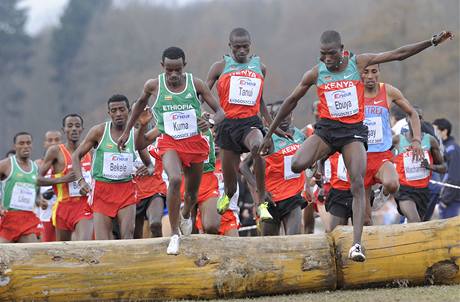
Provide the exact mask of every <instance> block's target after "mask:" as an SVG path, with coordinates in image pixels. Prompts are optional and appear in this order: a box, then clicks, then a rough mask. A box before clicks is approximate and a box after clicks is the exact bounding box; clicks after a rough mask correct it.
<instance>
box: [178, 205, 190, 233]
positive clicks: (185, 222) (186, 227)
mask: <svg viewBox="0 0 460 302" xmlns="http://www.w3.org/2000/svg"><path fill="white" fill-rule="evenodd" d="M179 213H180V224H179V229H180V231H181V233H182V235H184V236H188V235H190V234H192V229H193V222H192V217H189V218H188V219H185V218H184V216H182V211H180V212H179Z"/></svg>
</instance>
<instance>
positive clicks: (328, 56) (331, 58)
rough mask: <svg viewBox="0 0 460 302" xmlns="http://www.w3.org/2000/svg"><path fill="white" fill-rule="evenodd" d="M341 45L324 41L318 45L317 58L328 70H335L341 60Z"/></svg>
mask: <svg viewBox="0 0 460 302" xmlns="http://www.w3.org/2000/svg"><path fill="white" fill-rule="evenodd" d="M342 51H343V45H341V44H338V43H324V44H321V46H320V51H319V53H320V57H319V59H320V60H321V61H322V62H323V63H324V64H325V65H326V67H327V69H329V70H337V69H339V67H340V63H341V62H342Z"/></svg>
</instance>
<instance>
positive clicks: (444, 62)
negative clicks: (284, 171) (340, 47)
mask: <svg viewBox="0 0 460 302" xmlns="http://www.w3.org/2000/svg"><path fill="white" fill-rule="evenodd" d="M17 2H18V1H16V0H2V1H1V2H0V102H1V103H0V106H1V107H0V121H1V124H0V125H1V128H0V141H1V142H2V143H1V144H0V151H1V154H4V153H5V152H6V151H7V149H9V148H10V146H11V143H12V136H13V135H14V133H16V132H17V131H20V130H27V131H31V132H32V134H33V135H34V136H35V137H36V142H37V144H36V147H35V150H34V151H35V152H34V155H35V156H40V155H41V153H42V150H41V148H40V146H39V144H38V142H40V141H41V139H42V136H43V134H44V132H45V131H46V130H48V129H59V128H60V127H61V118H62V117H63V116H64V115H65V114H67V113H70V112H77V113H81V114H82V115H83V117H84V118H85V126H86V128H87V129H88V128H90V126H92V125H94V124H95V123H97V122H101V121H102V120H104V119H106V111H107V110H106V100H107V99H108V97H109V96H110V95H112V94H114V93H123V94H126V95H127V96H128V98H129V99H130V100H131V101H134V100H135V99H136V98H137V97H138V96H139V94H140V92H141V90H142V87H143V84H144V82H145V80H146V79H148V78H151V77H156V76H157V74H158V73H160V72H161V67H160V64H159V62H160V59H161V53H162V51H163V49H165V48H166V47H168V46H171V45H176V46H179V47H182V48H183V49H184V50H185V51H186V56H187V62H188V65H187V70H188V71H190V72H193V73H194V74H195V75H196V76H198V77H200V78H202V79H204V78H205V77H206V74H207V71H208V69H209V67H210V65H211V64H212V63H213V62H215V61H216V60H219V59H220V58H221V56H222V55H223V54H226V53H228V51H229V49H228V46H227V43H228V33H229V31H230V30H231V29H232V28H234V27H238V26H242V27H246V28H247V29H248V30H249V31H250V33H251V35H252V39H253V47H252V50H253V53H256V54H258V55H260V56H261V58H262V61H263V62H264V63H265V64H266V65H267V69H268V73H267V81H266V89H265V92H264V97H265V99H266V101H267V103H270V102H274V101H277V100H280V99H283V98H284V97H286V96H287V95H288V94H289V93H290V91H291V90H292V89H293V87H294V86H295V85H296V84H297V83H298V81H299V80H300V78H301V76H302V74H303V73H304V72H305V71H306V68H308V67H311V66H313V65H314V64H315V63H316V62H317V60H318V54H319V36H320V34H321V32H322V31H324V30H327V29H337V30H338V31H340V32H341V33H342V38H343V42H344V44H345V47H346V48H347V49H350V50H352V51H353V52H355V53H362V52H377V51H382V50H388V49H392V48H395V47H398V46H400V45H403V44H407V43H411V42H416V41H419V40H424V39H429V38H430V37H431V35H432V34H434V33H436V32H438V31H440V30H443V29H450V30H452V31H454V33H455V34H456V35H457V37H456V38H457V39H456V40H455V41H454V42H450V43H446V44H445V45H442V46H441V47H439V48H431V49H428V50H427V51H425V52H424V53H422V54H420V55H418V56H416V57H414V58H410V59H408V60H406V61H404V62H397V63H389V64H385V65H383V66H382V80H383V81H385V82H388V83H391V84H393V85H395V86H396V87H399V88H400V89H401V90H402V92H403V93H404V94H405V96H406V97H407V98H408V99H409V100H410V101H411V102H413V103H414V104H418V105H420V106H421V107H422V108H423V109H424V112H425V113H424V117H425V119H427V120H432V119H434V118H437V117H447V118H449V119H450V120H451V121H452V122H453V123H454V128H455V129H454V134H458V133H460V122H459V116H460V93H459V73H460V71H459V69H460V68H459V65H460V58H459V52H460V48H459V41H460V39H459V38H460V36H459V31H460V30H459V29H460V24H459V15H458V12H459V1H458V0H439V1H431V0H414V1H396V0H380V1H372V0H348V1H341V0H323V1H314V0H286V1H281V0H232V1H223V0H220V1H219V0H216V1H211V2H207V1H205V2H197V3H194V4H191V5H188V6H183V7H180V8H173V7H171V6H169V7H166V6H159V5H152V4H151V3H150V4H149V3H146V2H145V1H140V0H139V1H117V2H115V5H114V3H112V2H111V1H110V0H97V1H94V0H70V2H69V5H68V6H67V8H66V10H65V12H64V14H63V16H62V17H61V25H60V26H59V27H56V28H50V29H48V30H45V31H43V32H41V33H40V34H39V35H38V36H36V37H29V36H27V35H26V34H25V33H24V22H25V20H26V17H25V16H26V15H25V12H24V11H21V10H18V9H17V8H16V4H17ZM313 100H314V89H312V90H311V91H310V92H309V93H308V94H307V96H306V97H305V98H304V100H302V101H301V104H300V106H299V107H298V108H297V109H296V112H295V122H296V124H297V125H298V126H299V127H301V126H303V125H305V124H306V123H307V122H310V121H311V120H312V116H311V112H310V108H311V103H312V101H313Z"/></svg>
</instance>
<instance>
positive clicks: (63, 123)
mask: <svg viewBox="0 0 460 302" xmlns="http://www.w3.org/2000/svg"><path fill="white" fill-rule="evenodd" d="M68 117H78V118H79V119H80V121H81V126H82V127H83V118H82V117H81V116H80V115H79V114H78V113H69V114H67V115H66V116H64V118H63V119H62V127H65V120H66V119H67V118H68Z"/></svg>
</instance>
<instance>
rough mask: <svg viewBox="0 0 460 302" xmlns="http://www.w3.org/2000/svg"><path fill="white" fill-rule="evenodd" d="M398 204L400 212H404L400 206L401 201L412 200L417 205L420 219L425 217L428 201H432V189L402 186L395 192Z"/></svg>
mask: <svg viewBox="0 0 460 302" xmlns="http://www.w3.org/2000/svg"><path fill="white" fill-rule="evenodd" d="M395 200H396V204H397V205H398V212H399V214H401V215H403V216H404V214H403V213H402V212H401V208H400V207H399V202H400V201H402V200H412V201H413V202H414V203H415V205H416V206H417V212H418V215H419V216H420V219H423V217H425V213H426V209H427V207H428V203H429V202H430V190H429V189H428V187H427V188H412V187H407V186H400V187H399V191H398V192H397V193H396V194H395Z"/></svg>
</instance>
